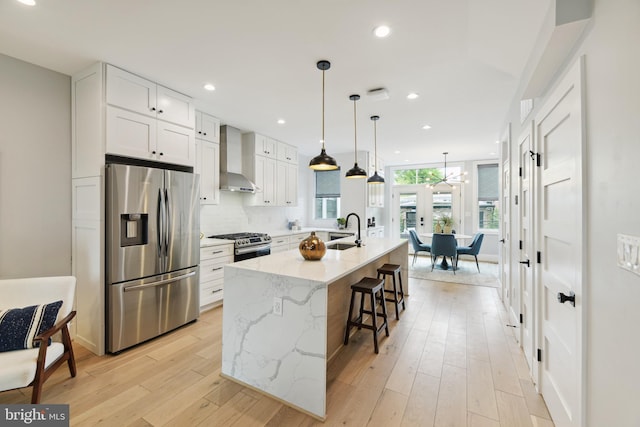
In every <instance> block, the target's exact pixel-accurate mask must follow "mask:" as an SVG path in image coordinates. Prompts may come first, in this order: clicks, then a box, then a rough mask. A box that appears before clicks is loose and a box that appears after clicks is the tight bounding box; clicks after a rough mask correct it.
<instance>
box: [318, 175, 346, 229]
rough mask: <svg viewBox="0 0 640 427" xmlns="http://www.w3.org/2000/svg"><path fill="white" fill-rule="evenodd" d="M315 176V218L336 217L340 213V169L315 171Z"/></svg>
mask: <svg viewBox="0 0 640 427" xmlns="http://www.w3.org/2000/svg"><path fill="white" fill-rule="evenodd" d="M315 178H316V197H315V209H314V211H315V218H316V219H335V218H338V215H339V213H340V169H336V170H331V171H315Z"/></svg>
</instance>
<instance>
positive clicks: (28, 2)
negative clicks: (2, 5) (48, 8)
mask: <svg viewBox="0 0 640 427" xmlns="http://www.w3.org/2000/svg"><path fill="white" fill-rule="evenodd" d="M18 1H19V2H20V3H22V4H26V5H27V6H35V5H36V1H35V0H18Z"/></svg>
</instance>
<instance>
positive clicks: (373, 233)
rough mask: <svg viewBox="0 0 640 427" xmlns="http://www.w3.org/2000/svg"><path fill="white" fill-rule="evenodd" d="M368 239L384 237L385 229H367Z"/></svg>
mask: <svg viewBox="0 0 640 427" xmlns="http://www.w3.org/2000/svg"><path fill="white" fill-rule="evenodd" d="M367 237H384V227H371V228H367Z"/></svg>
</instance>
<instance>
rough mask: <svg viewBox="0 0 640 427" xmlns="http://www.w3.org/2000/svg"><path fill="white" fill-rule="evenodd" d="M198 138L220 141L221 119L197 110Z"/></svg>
mask: <svg viewBox="0 0 640 427" xmlns="http://www.w3.org/2000/svg"><path fill="white" fill-rule="evenodd" d="M196 138H198V139H203V140H205V141H209V142H218V143H219V142H220V119H217V118H216V117H213V116H212V115H211V114H207V113H204V112H202V111H197V110H196Z"/></svg>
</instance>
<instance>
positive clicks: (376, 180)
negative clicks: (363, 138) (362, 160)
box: [367, 116, 384, 184]
mask: <svg viewBox="0 0 640 427" xmlns="http://www.w3.org/2000/svg"><path fill="white" fill-rule="evenodd" d="M379 118H380V116H371V120H372V121H373V150H374V151H373V155H374V157H373V175H371V176H370V177H369V179H367V183H369V184H384V178H383V177H381V176H380V175H378V135H377V128H376V122H377V121H378V119H379Z"/></svg>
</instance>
